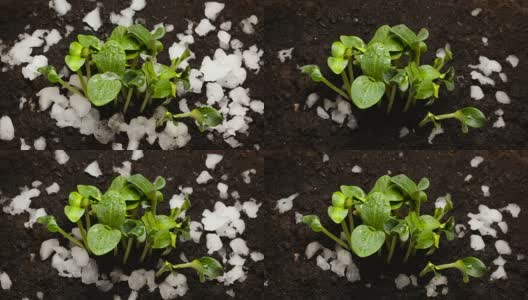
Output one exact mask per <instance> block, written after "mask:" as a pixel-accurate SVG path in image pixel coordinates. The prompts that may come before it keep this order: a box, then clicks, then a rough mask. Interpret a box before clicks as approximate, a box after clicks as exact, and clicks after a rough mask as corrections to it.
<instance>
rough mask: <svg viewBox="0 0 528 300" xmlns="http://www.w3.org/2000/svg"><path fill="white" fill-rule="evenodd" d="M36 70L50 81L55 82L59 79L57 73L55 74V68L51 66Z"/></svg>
mask: <svg viewBox="0 0 528 300" xmlns="http://www.w3.org/2000/svg"><path fill="white" fill-rule="evenodd" d="M37 71H38V72H39V73H41V74H42V75H44V76H46V77H47V78H48V81H49V82H51V83H57V82H59V81H61V78H60V76H59V74H57V70H55V68H54V67H52V66H45V67H41V68H38V70H37Z"/></svg>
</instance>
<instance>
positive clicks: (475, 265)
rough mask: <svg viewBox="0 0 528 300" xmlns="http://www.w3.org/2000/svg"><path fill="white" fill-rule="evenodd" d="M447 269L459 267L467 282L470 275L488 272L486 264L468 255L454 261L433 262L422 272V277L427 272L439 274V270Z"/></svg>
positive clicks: (475, 276)
mask: <svg viewBox="0 0 528 300" xmlns="http://www.w3.org/2000/svg"><path fill="white" fill-rule="evenodd" d="M445 269H457V270H459V271H460V273H462V279H463V280H464V282H465V283H467V282H469V277H474V278H480V277H482V276H484V275H485V274H486V272H487V268H486V265H484V263H483V262H482V261H481V260H480V259H478V258H476V257H466V258H464V259H459V260H457V261H455V262H453V263H449V264H443V265H438V266H437V265H435V264H433V263H431V262H429V263H428V264H427V266H426V267H425V268H424V269H423V270H422V271H421V272H420V277H422V276H425V275H426V274H427V273H430V272H433V273H434V274H435V275H439V271H441V270H445Z"/></svg>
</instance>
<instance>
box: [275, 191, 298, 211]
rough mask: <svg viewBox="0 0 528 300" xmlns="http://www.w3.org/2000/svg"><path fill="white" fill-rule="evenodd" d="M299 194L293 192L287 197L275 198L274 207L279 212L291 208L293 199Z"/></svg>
mask: <svg viewBox="0 0 528 300" xmlns="http://www.w3.org/2000/svg"><path fill="white" fill-rule="evenodd" d="M298 196H299V193H295V194H293V195H291V196H289V197H286V198H282V199H279V200H277V205H276V206H275V209H278V210H279V213H281V214H283V213H285V212H287V211H289V210H291V209H292V208H293V200H294V199H295V198H297V197H298Z"/></svg>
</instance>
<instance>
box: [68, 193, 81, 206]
mask: <svg viewBox="0 0 528 300" xmlns="http://www.w3.org/2000/svg"><path fill="white" fill-rule="evenodd" d="M82 200H83V196H82V195H81V194H79V193H78V192H71V193H70V194H69V195H68V204H69V205H71V206H75V207H81V204H82Z"/></svg>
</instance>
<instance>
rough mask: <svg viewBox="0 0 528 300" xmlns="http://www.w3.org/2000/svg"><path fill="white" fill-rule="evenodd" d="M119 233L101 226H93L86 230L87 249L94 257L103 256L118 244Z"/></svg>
mask: <svg viewBox="0 0 528 300" xmlns="http://www.w3.org/2000/svg"><path fill="white" fill-rule="evenodd" d="M120 240H121V232H120V231H119V230H117V229H112V228H110V227H108V226H105V225H103V224H95V225H93V226H92V227H90V229H89V230H88V236H87V242H88V248H90V251H92V253H93V254H95V255H104V254H106V253H108V252H110V251H112V250H114V248H115V247H116V246H117V244H119V241H120Z"/></svg>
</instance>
